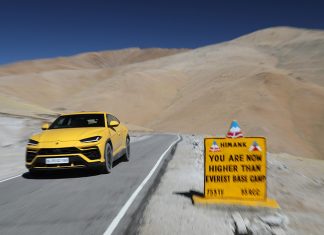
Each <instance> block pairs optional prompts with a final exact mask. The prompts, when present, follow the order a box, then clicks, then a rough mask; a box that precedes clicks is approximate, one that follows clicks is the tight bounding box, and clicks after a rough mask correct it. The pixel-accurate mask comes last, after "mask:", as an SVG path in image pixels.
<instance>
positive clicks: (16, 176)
mask: <svg viewBox="0 0 324 235" xmlns="http://www.w3.org/2000/svg"><path fill="white" fill-rule="evenodd" d="M20 176H21V175H15V176H12V177H9V178H7V179H4V180H0V183H2V182H6V181H8V180H12V179H15V178H18V177H20Z"/></svg>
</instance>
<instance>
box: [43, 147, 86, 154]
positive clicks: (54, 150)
mask: <svg viewBox="0 0 324 235" xmlns="http://www.w3.org/2000/svg"><path fill="white" fill-rule="evenodd" d="M75 153H80V150H79V149H78V148H74V147H71V148H44V149H40V150H39V151H38V153H37V154H38V155H58V154H75Z"/></svg>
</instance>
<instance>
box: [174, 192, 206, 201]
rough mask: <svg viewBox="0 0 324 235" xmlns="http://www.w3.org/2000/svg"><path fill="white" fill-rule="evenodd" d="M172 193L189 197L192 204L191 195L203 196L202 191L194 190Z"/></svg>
mask: <svg viewBox="0 0 324 235" xmlns="http://www.w3.org/2000/svg"><path fill="white" fill-rule="evenodd" d="M173 194H175V195H180V196H183V197H186V198H189V199H190V200H191V203H192V204H194V201H193V198H192V197H193V196H200V197H203V196H204V194H203V193H201V192H197V191H195V190H190V191H189V192H173Z"/></svg>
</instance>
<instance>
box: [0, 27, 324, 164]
mask: <svg viewBox="0 0 324 235" xmlns="http://www.w3.org/2000/svg"><path fill="white" fill-rule="evenodd" d="M132 50H134V49H131V50H130V51H132ZM135 50H139V49H135ZM154 50H157V51H159V50H160V52H161V54H163V56H144V55H142V56H138V57H137V56H134V57H132V56H131V55H132V53H131V52H129V51H127V50H123V51H120V52H118V51H117V52H111V54H114V56H111V55H110V54H109V53H110V52H104V53H108V54H109V56H108V57H109V59H104V61H106V62H102V61H101V60H98V61H99V62H97V60H96V59H94V60H91V59H90V62H89V60H88V59H89V58H91V55H92V54H89V56H88V55H79V56H76V57H69V58H67V59H64V58H62V59H54V60H45V61H44V60H41V61H32V62H23V63H19V64H13V65H10V66H4V67H2V68H1V69H0V74H1V75H2V76H1V77H0V94H1V96H3V97H6V99H14V100H19V102H26V103H28V104H30V105H34V106H37V107H43V108H46V109H50V110H53V111H56V112H62V111H64V112H67V111H75V110H107V111H110V112H112V113H115V114H116V115H117V116H118V117H120V119H121V120H123V121H125V122H127V123H132V124H135V125H138V126H143V127H146V128H151V129H154V130H158V131H172V132H186V133H205V134H212V135H217V136H219V135H224V134H225V133H226V130H227V128H228V126H229V124H230V122H231V120H233V119H237V120H238V121H239V123H240V124H241V127H242V129H243V132H244V133H245V134H246V135H250V136H258V135H261V136H266V137H267V138H268V143H269V148H270V151H272V152H287V153H291V154H294V155H297V156H304V157H310V158H321V159H324V145H323V139H324V124H323V121H324V79H323V75H324V32H323V31H316V30H304V29H295V28H287V27H277V28H269V29H265V30H261V31H257V32H255V33H252V34H249V35H246V36H243V37H240V38H237V39H235V40H232V41H229V42H225V43H221V44H216V45H211V46H207V47H203V48H198V49H195V50H190V51H186V50H179V51H177V50H171V51H169V52H170V53H167V52H163V53H162V51H163V50H162V49H152V52H150V53H152V54H154V55H155V53H154V52H153V51H154ZM138 53H139V52H138ZM150 53H149V54H150ZM117 54H118V55H117ZM139 54H141V53H139ZM144 54H145V53H144ZM161 54H159V55H161ZM95 55H97V54H95ZM84 56H85V57H86V58H87V59H83V57H84ZM103 57H105V56H101V57H100V58H103ZM105 58H106V57H105ZM139 58H140V59H139ZM7 106H8V104H5V105H4V104H1V106H0V108H1V110H2V109H3V107H7ZM28 107H29V108H30V109H32V108H31V106H28ZM6 109H8V107H7V108H6ZM1 112H3V111H1ZM16 112H21V113H22V114H23V113H24V110H17V109H16ZM39 113H40V110H39V109H38V110H35V112H34V114H35V115H36V114H39Z"/></svg>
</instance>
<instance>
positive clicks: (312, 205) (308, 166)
mask: <svg viewBox="0 0 324 235" xmlns="http://www.w3.org/2000/svg"><path fill="white" fill-rule="evenodd" d="M202 142H203V137H201V136H200V137H197V136H189V135H187V136H183V141H182V142H180V143H179V144H178V148H177V150H176V152H175V155H174V156H173V159H172V160H171V161H170V162H169V164H168V167H167V169H166V172H165V174H164V176H163V178H162V179H161V182H160V185H159V186H158V188H157V190H156V191H155V194H154V195H153V196H152V197H151V199H150V201H149V202H148V204H147V207H146V209H145V212H144V216H143V219H142V223H141V226H140V228H139V233H140V234H235V233H236V234H238V232H239V231H238V227H237V224H236V223H237V222H238V220H239V219H241V220H242V223H243V225H244V226H245V227H246V228H247V232H248V233H249V234H319V235H320V234H323V233H324V228H323V226H322V221H324V202H323V200H322V197H323V195H324V187H323V186H324V174H323V173H324V170H323V169H324V161H321V160H310V159H304V158H298V157H294V156H291V155H287V154H271V153H270V154H268V164H267V167H268V196H269V197H270V198H274V199H276V200H277V201H278V203H279V204H280V206H281V209H251V208H244V207H234V206H230V207H229V206H210V207H206V206H197V205H193V204H192V200H191V197H192V195H194V194H199V193H202V192H203V180H204V179H203V172H204V171H203V154H202V150H203V143H202ZM237 217H239V218H237ZM241 232H242V234H243V232H244V231H241Z"/></svg>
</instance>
